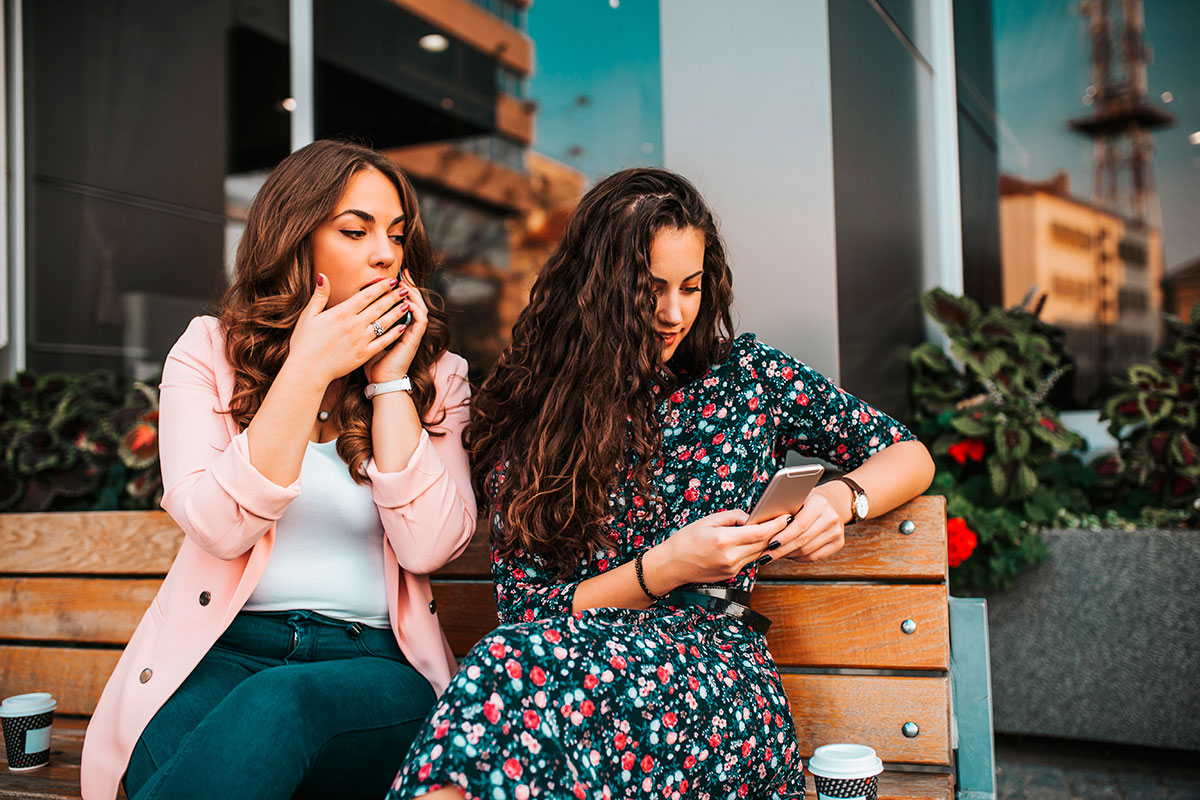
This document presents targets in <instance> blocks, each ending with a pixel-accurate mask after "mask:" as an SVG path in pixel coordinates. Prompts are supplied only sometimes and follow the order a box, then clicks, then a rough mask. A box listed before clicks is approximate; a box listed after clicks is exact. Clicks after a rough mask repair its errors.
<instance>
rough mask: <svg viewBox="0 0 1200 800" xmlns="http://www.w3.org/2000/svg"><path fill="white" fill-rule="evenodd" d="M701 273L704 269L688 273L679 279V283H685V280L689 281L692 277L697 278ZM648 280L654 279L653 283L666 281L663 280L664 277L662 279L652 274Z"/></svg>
mask: <svg viewBox="0 0 1200 800" xmlns="http://www.w3.org/2000/svg"><path fill="white" fill-rule="evenodd" d="M703 274H704V270H700V271H699V272H693V273H692V274H691V275H688V276H687V277H686V278H684V279H683V280H681V281H680V283H687V282H688V281H690V280H691V279H692V278H698V277H700V276H701V275H703ZM650 280H652V281H654V282H655V283H666V281H665V280H664V279H662V278H656V277H654V276H653V275H651V276H650Z"/></svg>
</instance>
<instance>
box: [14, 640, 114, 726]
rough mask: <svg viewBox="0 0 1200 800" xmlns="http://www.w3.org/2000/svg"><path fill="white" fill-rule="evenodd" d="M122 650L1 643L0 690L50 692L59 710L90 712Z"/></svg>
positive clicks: (94, 707) (60, 711)
mask: <svg viewBox="0 0 1200 800" xmlns="http://www.w3.org/2000/svg"><path fill="white" fill-rule="evenodd" d="M120 657H121V651H120V650H101V649H84V648H75V647H28V646H25V645H0V692H3V696H4V697H8V696H9V695H13V694H21V693H23V692H51V693H52V694H53V695H54V698H55V699H56V700H58V708H57V709H56V710H55V713H56V714H85V715H86V714H91V713H92V712H93V711H94V710H95V709H96V702H97V701H98V700H99V699H100V692H101V690H103V689H104V684H105V683H107V682H108V676H109V675H111V674H112V671H113V669H114V668H115V667H116V666H117V659H119V658H120Z"/></svg>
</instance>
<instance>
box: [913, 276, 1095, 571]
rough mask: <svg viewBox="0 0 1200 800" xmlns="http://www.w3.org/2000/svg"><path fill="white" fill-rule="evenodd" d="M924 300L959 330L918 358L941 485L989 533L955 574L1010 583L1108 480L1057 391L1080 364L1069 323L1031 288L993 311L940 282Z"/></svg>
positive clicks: (917, 377) (919, 386)
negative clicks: (1101, 480)
mask: <svg viewBox="0 0 1200 800" xmlns="http://www.w3.org/2000/svg"><path fill="white" fill-rule="evenodd" d="M921 303H922V306H923V308H924V309H925V312H926V313H927V314H928V315H929V316H930V318H932V319H933V320H934V321H935V322H936V323H937V324H938V325H939V326H940V327H941V329H942V330H943V331H944V332H945V334H946V337H947V339H948V341H949V353H947V352H945V351H944V350H942V348H940V347H939V346H938V345H936V344H934V343H932V342H926V343H924V344H922V345H920V346H918V347H917V348H915V349H914V350H913V352H912V354H911V357H910V365H911V368H912V378H913V381H912V396H913V402H914V406H915V409H916V414H917V427H918V434H919V435H920V436H921V438H922V440H924V442H925V443H926V445H927V446H928V447H929V449H930V452H931V453H932V454H933V456H934V461H935V463H936V465H937V475H936V477H935V478H934V482H933V485H932V486H931V487H930V489H929V492H930V493H932V494H943V495H945V496H946V498H947V507H946V511H947V515H948V516H949V517H951V518H962V519H963V520H964V521H965V523H964V525H963V526H962V527H964V528H966V530H968V531H969V532H970V533H972V534H974V535H975V536H976V537H977V540H978V541H977V544H976V546H975V547H974V549H973V550H967V551H966V552H968V553H969V555H968V556H967V557H965V558H962V559H961V561H960V563H959V564H958V566H955V567H954V568H953V569H951V573H950V577H951V585H952V586H955V587H972V588H978V589H990V588H1006V587H1008V586H1011V585H1012V581H1013V578H1014V577H1015V575H1016V574H1017V573H1018V572H1019V571H1020V570H1021V569H1023V568H1025V567H1027V566H1029V565H1032V564H1036V563H1040V562H1041V561H1044V560H1045V558H1046V555H1047V551H1046V547H1045V543H1044V542H1043V541H1042V539H1041V537H1040V536H1038V531H1039V530H1040V529H1042V528H1044V527H1048V526H1050V525H1052V524H1054V522H1055V520H1057V519H1058V518H1059V517H1060V515H1061V514H1062V513H1063V512H1064V511H1072V510H1074V511H1078V512H1083V511H1086V510H1087V509H1089V507H1090V503H1089V498H1088V490H1089V489H1090V488H1091V487H1092V486H1094V484H1095V482H1096V481H1095V474H1094V473H1093V472H1092V471H1091V470H1090V469H1088V468H1087V467H1086V466H1085V465H1084V464H1083V463H1082V462H1081V461H1080V460H1079V459H1078V458H1077V457H1075V456H1073V455H1070V452H1071V451H1072V450H1078V449H1081V448H1082V447H1083V446H1084V440H1083V439H1082V437H1080V436H1079V435H1078V434H1076V433H1074V432H1073V431H1071V430H1069V429H1068V428H1067V427H1066V426H1065V425H1064V424H1063V422H1062V419H1061V418H1060V417H1059V414H1058V412H1057V411H1056V410H1055V409H1054V408H1053V406H1052V405H1051V404H1050V403H1049V401H1048V400H1047V398H1048V396H1049V394H1050V391H1051V389H1052V388H1053V387H1054V385H1055V384H1056V383H1057V382H1058V380H1059V379H1060V378H1061V377H1062V376H1063V374H1065V372H1066V371H1067V370H1068V369H1070V365H1069V364H1068V363H1067V360H1066V358H1065V356H1064V354H1063V351H1062V346H1061V340H1062V332H1061V331H1060V330H1059V329H1057V328H1055V327H1053V326H1051V325H1048V324H1046V323H1045V322H1042V321H1041V320H1040V319H1039V318H1038V315H1039V313H1040V311H1041V306H1040V304H1038V305H1036V306H1034V307H1032V308H1030V307H1029V305H1030V298H1026V301H1025V302H1024V303H1022V304H1020V305H1018V306H1016V307H1014V308H1010V309H1002V308H989V309H986V310H985V309H981V308H980V307H979V305H978V304H976V303H975V302H974V301H973V300H971V299H969V298H965V297H956V296H954V295H951V294H949V293H947V292H945V291H943V290H941V289H934V290H932V291H929V292H927V293H925V294H924V295H923V296H922V298H921Z"/></svg>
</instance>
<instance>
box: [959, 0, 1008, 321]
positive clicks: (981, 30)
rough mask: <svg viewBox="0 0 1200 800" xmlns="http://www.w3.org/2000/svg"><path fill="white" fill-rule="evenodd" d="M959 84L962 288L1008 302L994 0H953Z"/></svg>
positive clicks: (993, 302) (992, 301)
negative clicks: (1002, 229) (1002, 231)
mask: <svg viewBox="0 0 1200 800" xmlns="http://www.w3.org/2000/svg"><path fill="white" fill-rule="evenodd" d="M954 54H955V61H956V64H955V69H956V72H957V84H958V92H957V94H958V168H959V185H960V198H961V205H962V248H963V290H964V292H965V293H966V294H967V295H968V296H969V297H973V298H975V299H976V300H978V301H979V302H981V303H984V304H988V305H999V304H1001V303H1003V302H1004V294H1003V292H1004V282H1003V276H1002V273H1001V266H1000V194H999V180H1000V172H999V170H1000V168H999V153H998V151H997V147H998V143H997V141H996V75H995V56H994V53H993V47H992V3H991V0H966V2H964V1H963V0H959V2H956V3H955V4H954Z"/></svg>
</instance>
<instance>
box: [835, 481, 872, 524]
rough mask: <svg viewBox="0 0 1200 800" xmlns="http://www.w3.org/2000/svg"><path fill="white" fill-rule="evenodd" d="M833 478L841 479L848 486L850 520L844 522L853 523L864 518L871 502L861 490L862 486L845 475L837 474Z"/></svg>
mask: <svg viewBox="0 0 1200 800" xmlns="http://www.w3.org/2000/svg"><path fill="white" fill-rule="evenodd" d="M834 480H835V481H841V482H842V483H844V484H846V485H847V486H849V487H850V521H849V522H847V523H846V524H847V525H853V524H854V523H856V522H861V521H862V520H864V519H866V518H867V514H869V513H870V512H871V504H870V502H868V500H867V493H866V492H864V491H863V488H862V487H861V486H859V485H858V484H857V483H855V482H854V481H852V480H850V479H849V478H847V477H846V476H845V475H839V476H838V477H836V478H834Z"/></svg>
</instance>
